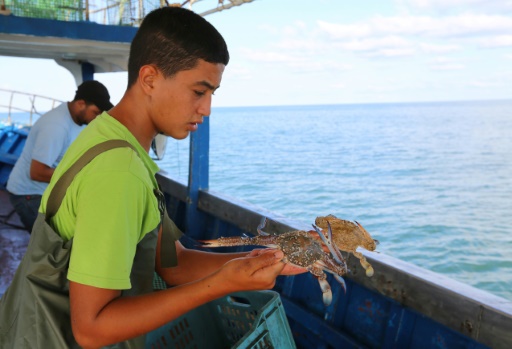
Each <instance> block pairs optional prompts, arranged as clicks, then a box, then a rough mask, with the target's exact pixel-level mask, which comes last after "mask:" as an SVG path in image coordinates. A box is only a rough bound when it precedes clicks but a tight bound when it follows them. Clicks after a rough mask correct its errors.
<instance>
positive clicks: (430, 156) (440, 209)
mask: <svg viewBox="0 0 512 349" xmlns="http://www.w3.org/2000/svg"><path fill="white" fill-rule="evenodd" d="M210 134H211V135H210V179H209V188H210V189H211V190H214V191H216V192H221V193H224V194H227V195H229V196H232V197H236V198H237V199H241V200H243V201H245V202H248V203H250V204H253V205H256V206H258V207H261V208H263V209H265V210H270V211H272V212H275V213H277V214H279V215H282V216H285V217H287V218H292V219H295V220H298V221H301V222H304V223H307V224H311V223H313V222H314V220H315V217H317V216H321V215H327V214H334V215H335V216H337V217H339V218H342V219H346V220H357V221H358V222H359V223H361V224H362V225H363V226H364V227H365V228H366V229H367V230H368V231H369V232H370V233H371V234H372V236H373V237H374V238H376V239H378V240H379V241H380V244H379V246H378V249H377V250H378V251H379V252H381V253H384V254H387V255H390V256H393V257H396V258H399V259H402V260H404V261H407V262H409V263H412V264H415V265H418V266H421V267H423V268H426V269H429V270H431V271H434V272H437V273H440V274H443V275H446V276H448V277H451V278H453V279H455V280H458V281H461V282H464V283H466V284H469V285H472V286H474V287H476V288H479V289H482V290H486V291H489V292H491V293H493V294H495V295H498V296H501V297H503V298H506V299H509V300H512V100H501V101H474V102H436V103H400V104H398V103H397V104H351V105H311V106H271V107H230V108H213V110H212V113H211V115H210ZM188 153H189V141H188V139H187V140H181V141H177V140H174V139H169V140H168V143H167V146H166V152H165V156H164V158H163V159H162V160H160V161H157V163H158V165H159V166H160V168H162V169H164V170H165V171H167V172H168V174H169V175H170V176H171V177H173V178H177V179H180V180H182V181H184V182H185V183H186V181H187V175H188V159H189V157H188V156H189V155H188Z"/></svg>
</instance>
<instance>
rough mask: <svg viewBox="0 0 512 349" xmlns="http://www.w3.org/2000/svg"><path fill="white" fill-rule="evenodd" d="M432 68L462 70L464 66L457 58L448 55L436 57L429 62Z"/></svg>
mask: <svg viewBox="0 0 512 349" xmlns="http://www.w3.org/2000/svg"><path fill="white" fill-rule="evenodd" d="M429 65H430V68H431V69H432V70H462V69H465V68H466V66H465V65H464V64H462V63H461V62H460V61H459V60H457V59H454V58H450V57H436V58H434V59H432V60H431V61H430V62H429Z"/></svg>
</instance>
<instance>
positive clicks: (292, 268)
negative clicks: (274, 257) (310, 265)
mask: <svg viewBox="0 0 512 349" xmlns="http://www.w3.org/2000/svg"><path fill="white" fill-rule="evenodd" d="M315 234H316V232H315ZM317 236H318V235H317ZM265 251H267V249H261V248H257V249H254V250H252V251H251V252H250V253H249V255H248V256H259V255H260V254H262V253H265ZM307 271H308V270H307V269H306V268H302V267H299V266H296V265H293V264H289V263H286V264H285V266H284V268H283V270H282V271H281V274H280V275H286V276H291V275H297V274H302V273H305V272H307Z"/></svg>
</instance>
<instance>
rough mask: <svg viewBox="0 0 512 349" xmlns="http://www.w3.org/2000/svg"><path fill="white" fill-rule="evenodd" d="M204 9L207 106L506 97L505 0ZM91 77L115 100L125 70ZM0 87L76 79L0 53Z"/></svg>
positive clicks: (508, 3)
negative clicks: (216, 53)
mask: <svg viewBox="0 0 512 349" xmlns="http://www.w3.org/2000/svg"><path fill="white" fill-rule="evenodd" d="M205 2H206V1H205ZM210 2H211V1H210ZM215 2H216V1H215ZM193 9H194V8H193ZM205 18H206V19H207V20H208V21H209V22H211V23H212V24H213V25H214V26H215V27H216V28H217V29H218V30H219V31H220V33H221V34H222V35H223V36H224V38H225V40H226V42H227V44H228V49H229V51H230V56H231V60H230V63H229V64H228V66H227V68H226V70H225V72H224V76H223V80H222V83H221V88H220V89H219V90H218V91H217V92H216V93H215V96H214V98H213V107H229V106H273V105H312V104H352V103H396V102H429V101H459V100H492V99H512V0H366V1H364V2H357V1H347V0H317V1H311V0H307V1H306V0H255V1H254V2H252V3H248V4H244V5H242V6H238V7H233V8H232V9H230V10H227V11H222V12H219V13H215V14H211V15H208V16H206V17H205ZM95 79H97V80H99V81H102V82H103V83H104V84H105V85H106V86H107V88H108V89H109V91H110V94H111V96H112V101H113V102H114V103H117V101H119V99H120V98H121V97H122V95H123V93H124V90H125V87H126V80H127V77H126V73H124V72H121V73H101V74H95ZM0 88H4V89H5V88H6V89H12V90H17V91H23V92H30V93H35V94H41V95H44V96H49V97H53V98H57V99H61V100H71V99H72V98H73V95H74V90H75V81H74V79H73V78H72V75H71V74H70V73H69V72H68V71H67V70H65V69H64V68H62V67H60V66H58V65H57V64H56V63H55V62H53V61H52V60H40V59H23V58H12V57H0Z"/></svg>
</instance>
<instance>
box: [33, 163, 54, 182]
mask: <svg viewBox="0 0 512 349" xmlns="http://www.w3.org/2000/svg"><path fill="white" fill-rule="evenodd" d="M53 172H55V169H54V168H52V167H50V166H48V165H45V164H43V163H42V162H39V161H37V160H32V162H31V163H30V179H32V180H33V181H38V182H46V183H50V179H52V176H53Z"/></svg>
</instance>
